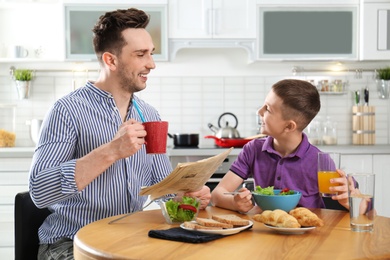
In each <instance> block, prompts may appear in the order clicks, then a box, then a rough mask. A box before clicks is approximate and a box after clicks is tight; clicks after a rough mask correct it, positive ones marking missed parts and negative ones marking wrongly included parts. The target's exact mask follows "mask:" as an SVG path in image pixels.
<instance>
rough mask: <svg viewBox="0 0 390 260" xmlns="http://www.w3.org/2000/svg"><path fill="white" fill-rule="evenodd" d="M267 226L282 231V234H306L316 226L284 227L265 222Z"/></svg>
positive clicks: (278, 231)
mask: <svg viewBox="0 0 390 260" xmlns="http://www.w3.org/2000/svg"><path fill="white" fill-rule="evenodd" d="M264 226H265V227H266V228H269V229H272V230H273V231H275V232H277V233H280V234H287V235H290V234H291V235H293V234H295V235H300V234H304V233H306V232H307V231H310V230H312V229H315V228H316V227H300V228H284V227H274V226H271V225H267V224H264Z"/></svg>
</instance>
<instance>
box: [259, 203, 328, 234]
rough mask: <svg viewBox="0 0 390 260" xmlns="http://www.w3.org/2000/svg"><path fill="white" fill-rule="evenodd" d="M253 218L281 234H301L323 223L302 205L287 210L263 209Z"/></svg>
mask: <svg viewBox="0 0 390 260" xmlns="http://www.w3.org/2000/svg"><path fill="white" fill-rule="evenodd" d="M253 220H255V221H257V222H261V223H264V224H265V226H266V227H267V228H269V229H272V230H273V231H275V232H278V233H283V234H303V233H305V232H307V231H310V230H312V229H315V228H316V227H322V226H323V225H324V221H323V220H322V219H320V218H319V217H318V216H317V215H316V214H315V213H313V212H312V211H311V210H309V209H307V208H304V207H298V208H295V209H292V210H290V211H289V212H286V211H284V210H281V209H275V210H264V211H263V212H262V213H261V214H256V215H254V216H253Z"/></svg>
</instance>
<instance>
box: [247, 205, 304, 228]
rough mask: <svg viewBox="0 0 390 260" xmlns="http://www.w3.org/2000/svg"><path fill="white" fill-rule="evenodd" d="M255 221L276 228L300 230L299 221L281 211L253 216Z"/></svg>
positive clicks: (270, 211) (276, 210) (267, 211)
mask: <svg viewBox="0 0 390 260" xmlns="http://www.w3.org/2000/svg"><path fill="white" fill-rule="evenodd" d="M253 219H254V220H255V221H258V222H261V223H265V224H268V225H271V226H275V227H284V228H300V227H301V225H300V224H299V223H298V220H297V219H296V218H294V217H293V216H291V215H289V214H288V213H287V212H286V211H284V210H281V209H275V210H265V211H263V212H262V213H261V214H256V215H254V216H253Z"/></svg>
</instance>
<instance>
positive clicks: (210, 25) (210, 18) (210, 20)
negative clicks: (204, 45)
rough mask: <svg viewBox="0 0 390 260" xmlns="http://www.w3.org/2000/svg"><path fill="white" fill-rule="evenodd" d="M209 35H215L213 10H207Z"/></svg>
mask: <svg viewBox="0 0 390 260" xmlns="http://www.w3.org/2000/svg"><path fill="white" fill-rule="evenodd" d="M206 24H207V34H209V35H212V34H213V10H212V9H208V10H207V21H206Z"/></svg>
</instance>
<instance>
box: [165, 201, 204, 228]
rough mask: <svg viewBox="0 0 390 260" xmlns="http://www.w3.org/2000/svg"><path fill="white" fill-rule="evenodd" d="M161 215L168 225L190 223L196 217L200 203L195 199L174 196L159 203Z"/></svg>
mask: <svg viewBox="0 0 390 260" xmlns="http://www.w3.org/2000/svg"><path fill="white" fill-rule="evenodd" d="M159 205H160V207H161V211H162V214H163V216H164V218H165V220H166V222H167V223H168V224H175V223H183V222H185V221H191V220H193V219H195V218H196V217H197V216H198V213H199V207H200V201H199V200H198V199H197V198H193V197H187V196H176V197H174V198H172V199H170V200H168V201H159Z"/></svg>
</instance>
